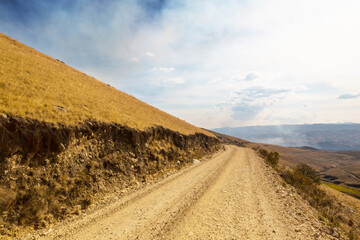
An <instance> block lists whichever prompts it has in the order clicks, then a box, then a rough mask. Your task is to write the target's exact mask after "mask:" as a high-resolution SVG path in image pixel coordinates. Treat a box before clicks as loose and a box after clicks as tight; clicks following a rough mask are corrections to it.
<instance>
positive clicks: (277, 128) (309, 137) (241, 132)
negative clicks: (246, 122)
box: [214, 123, 360, 151]
mask: <svg viewBox="0 0 360 240" xmlns="http://www.w3.org/2000/svg"><path fill="white" fill-rule="evenodd" d="M214 131H216V132H220V133H223V134H227V135H231V136H235V137H239V138H243V139H246V140H248V141H252V142H262V143H269V144H277V145H281V146H286V147H302V146H310V147H313V148H318V149H322V150H331V151H349V150H351V151H356V150H360V138H359V136H360V124H355V123H346V124H304V125H273V126H252V127H235V128H218V129H214Z"/></svg>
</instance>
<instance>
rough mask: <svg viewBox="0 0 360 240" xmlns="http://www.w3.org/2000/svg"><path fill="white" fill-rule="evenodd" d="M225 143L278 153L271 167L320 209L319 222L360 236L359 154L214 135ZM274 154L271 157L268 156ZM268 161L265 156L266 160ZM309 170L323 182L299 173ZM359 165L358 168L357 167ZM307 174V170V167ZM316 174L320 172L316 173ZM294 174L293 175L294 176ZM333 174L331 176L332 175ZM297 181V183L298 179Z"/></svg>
mask: <svg viewBox="0 0 360 240" xmlns="http://www.w3.org/2000/svg"><path fill="white" fill-rule="evenodd" d="M212 133H213V134H215V135H216V136H217V137H218V138H219V139H220V141H221V142H222V143H224V144H231V145H237V146H240V147H243V148H252V149H254V150H255V151H257V153H258V154H259V155H260V156H262V157H263V158H264V155H262V154H261V152H263V151H265V152H267V154H268V153H271V152H273V151H274V152H277V153H279V155H278V156H280V162H279V165H277V166H274V165H272V167H273V168H274V169H275V170H276V172H277V173H278V174H279V175H280V176H281V177H282V178H283V179H284V181H285V182H286V183H288V184H290V185H292V186H293V187H295V188H296V190H297V192H298V193H299V194H300V195H301V196H302V197H303V198H304V199H305V200H306V201H307V202H309V203H310V205H311V206H312V207H314V208H315V209H317V211H318V214H319V219H320V220H321V219H322V220H324V219H328V220H329V222H328V223H327V225H332V226H337V227H340V228H341V229H342V230H343V231H345V232H347V233H348V234H347V235H348V237H349V239H359V236H360V231H359V230H360V228H359V226H360V198H359V197H360V191H359V190H360V189H359V185H358V183H359V178H358V177H357V175H356V174H355V172H356V171H358V169H359V159H360V158H359V152H328V151H321V150H317V149H312V148H309V147H306V148H291V147H282V146H277V145H271V144H263V143H254V142H249V141H246V140H243V139H240V138H236V137H232V136H228V135H225V134H221V133H217V132H212ZM269 155H271V154H268V156H269ZM264 160H265V162H266V161H267V159H266V157H265V158H264ZM304 164H307V165H305V166H307V167H309V166H310V167H309V168H310V169H311V168H313V169H312V171H314V174H315V175H318V176H320V178H319V179H318V180H320V179H321V181H317V182H313V183H311V181H310V182H309V181H308V180H305V181H304V179H306V177H305V178H304V176H305V175H303V176H302V177H299V176H301V175H302V174H299V168H300V167H301V166H304ZM356 166H357V167H356ZM304 169H306V171H308V170H309V169H308V168H304ZM316 172H317V173H316ZM292 174H293V175H292ZM330 174H332V175H330ZM296 179H297V180H296Z"/></svg>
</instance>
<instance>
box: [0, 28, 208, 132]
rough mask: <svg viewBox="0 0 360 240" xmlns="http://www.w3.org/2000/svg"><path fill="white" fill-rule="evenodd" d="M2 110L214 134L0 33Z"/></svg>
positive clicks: (47, 119) (42, 118)
mask: <svg viewBox="0 0 360 240" xmlns="http://www.w3.org/2000/svg"><path fill="white" fill-rule="evenodd" d="M1 112H2V113H8V114H11V115H15V116H22V117H26V118H31V119H36V120H40V121H45V122H51V123H63V124H69V125H70V124H71V125H75V124H78V123H81V122H83V121H85V120H96V121H100V122H106V123H111V122H114V123H119V124H122V125H126V126H129V127H132V128H136V129H140V130H144V129H146V128H148V127H151V126H155V125H158V126H163V127H165V128H168V129H171V130H174V131H178V132H180V133H183V134H193V133H196V132H201V133H204V134H206V135H209V136H213V135H212V134H211V133H209V132H207V131H205V130H203V129H200V128H197V127H195V126H193V125H191V124H189V123H187V122H185V121H183V120H180V119H178V118H176V117H173V116H171V115H169V114H167V113H165V112H163V111H161V110H159V109H157V108H154V107H152V106H150V105H148V104H146V103H144V102H142V101H140V100H138V99H136V98H134V97H132V96H130V95H128V94H126V93H124V92H121V91H119V90H117V89H115V88H113V87H111V86H108V85H107V84H105V83H102V82H100V81H98V80H96V79H94V78H92V77H90V76H87V75H86V74H84V73H81V72H79V71H77V70H75V69H73V68H71V67H69V66H67V65H66V64H64V63H62V62H60V61H58V60H56V59H53V58H51V57H48V56H46V55H44V54H42V53H40V52H38V51H36V50H34V49H32V48H30V47H28V46H25V45H24V44H22V43H19V42H18V41H16V40H13V39H11V38H10V37H8V36H6V35H4V34H1V33H0V113H1Z"/></svg>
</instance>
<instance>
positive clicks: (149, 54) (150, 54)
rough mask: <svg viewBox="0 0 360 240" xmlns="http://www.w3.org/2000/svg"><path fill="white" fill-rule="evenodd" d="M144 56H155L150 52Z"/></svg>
mask: <svg viewBox="0 0 360 240" xmlns="http://www.w3.org/2000/svg"><path fill="white" fill-rule="evenodd" d="M146 56H148V57H154V56H155V54H153V53H152V52H146Z"/></svg>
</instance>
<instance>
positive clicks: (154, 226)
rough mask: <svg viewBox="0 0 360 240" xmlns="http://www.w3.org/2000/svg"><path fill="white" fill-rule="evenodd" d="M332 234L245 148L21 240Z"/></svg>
mask: <svg viewBox="0 0 360 240" xmlns="http://www.w3.org/2000/svg"><path fill="white" fill-rule="evenodd" d="M330 231H332V232H333V234H334V235H337V233H336V231H334V229H330V228H328V227H326V226H324V225H323V224H322V223H321V222H320V221H319V220H318V214H317V212H316V211H315V210H314V209H313V208H312V207H310V206H309V204H307V203H306V202H305V201H304V200H302V198H301V197H300V196H299V195H298V194H297V193H296V191H295V190H294V189H293V188H291V187H289V186H287V185H285V184H284V183H283V181H282V180H281V178H280V177H279V176H278V174H277V173H276V172H275V171H274V170H273V169H272V168H270V167H269V166H267V165H266V164H265V163H264V161H263V160H262V159H260V158H259V157H258V156H257V155H256V153H255V152H254V151H253V150H251V149H248V148H239V147H235V146H226V150H225V151H224V152H221V153H218V154H216V155H215V156H214V157H213V158H211V159H210V160H207V161H203V162H201V163H199V164H194V165H192V166H190V167H188V168H186V169H183V170H180V171H179V172H177V173H175V174H173V175H171V176H170V177H168V178H165V179H164V180H162V181H159V182H157V183H155V184H151V185H148V186H146V187H144V188H142V189H140V190H138V191H135V192H132V193H129V194H127V195H125V196H123V197H121V198H119V195H118V194H114V195H113V196H112V201H109V202H108V203H106V204H104V205H102V206H100V207H99V208H94V209H93V210H92V211H88V212H86V213H84V214H82V215H80V216H78V217H74V218H73V219H69V220H67V221H64V222H62V223H59V224H56V225H54V226H51V227H50V228H49V229H46V230H45V231H39V232H37V233H36V234H29V235H27V236H23V237H22V238H20V239H77V240H81V239H333V238H334V237H333V236H331V235H330V234H329V233H330Z"/></svg>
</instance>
